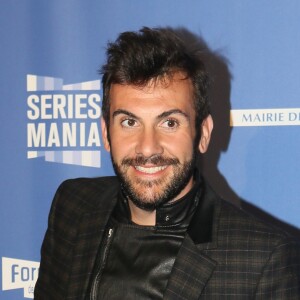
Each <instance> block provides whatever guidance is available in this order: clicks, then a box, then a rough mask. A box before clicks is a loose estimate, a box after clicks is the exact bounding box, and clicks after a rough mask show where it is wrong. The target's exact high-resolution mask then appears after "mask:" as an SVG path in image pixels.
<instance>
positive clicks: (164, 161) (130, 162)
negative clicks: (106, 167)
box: [121, 155, 180, 166]
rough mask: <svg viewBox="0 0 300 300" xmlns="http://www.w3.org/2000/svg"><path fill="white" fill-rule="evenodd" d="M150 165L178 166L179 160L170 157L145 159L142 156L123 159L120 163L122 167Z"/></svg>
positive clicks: (157, 156) (156, 156) (159, 156)
mask: <svg viewBox="0 0 300 300" xmlns="http://www.w3.org/2000/svg"><path fill="white" fill-rule="evenodd" d="M147 163H148V164H152V165H164V166H166V165H178V164H179V163H180V162H179V159H178V158H170V157H163V156H161V155H155V156H150V157H145V156H143V155H141V156H137V157H134V158H124V159H123V160H122V162H121V164H122V166H140V165H145V164H147Z"/></svg>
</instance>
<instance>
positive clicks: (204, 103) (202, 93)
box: [100, 27, 209, 129]
mask: <svg viewBox="0 0 300 300" xmlns="http://www.w3.org/2000/svg"><path fill="white" fill-rule="evenodd" d="M188 46H189V45H185V43H184V42H183V41H182V40H181V39H180V38H179V37H178V36H177V35H176V33H175V32H174V30H172V29H169V28H154V29H151V28H148V27H143V28H142V29H141V30H139V31H138V32H131V31H128V32H123V33H121V34H120V35H119V37H118V38H117V40H116V41H115V42H114V43H109V44H108V48H107V63H106V64H105V65H104V66H103V67H102V69H101V70H100V74H102V75H103V77H102V84H103V103H102V116H103V118H104V121H105V122H106V124H107V126H108V125H109V109H110V99H109V92H110V87H111V85H112V84H114V83H117V84H132V85H138V86H146V85H147V83H148V82H149V81H150V80H158V81H160V80H164V79H165V77H166V76H167V77H168V79H171V80H172V76H173V74H174V73H176V72H182V73H183V74H185V76H186V78H189V79H190V80H191V81H192V84H193V87H194V105H195V110H196V124H195V125H196V129H198V128H199V126H200V124H201V123H202V121H203V120H204V118H206V117H207V116H208V114H209V103H208V95H207V94H208V83H209V77H208V74H207V72H206V70H205V67H204V64H203V62H202V60H201V59H200V58H199V49H196V50H191V49H189V47H188Z"/></svg>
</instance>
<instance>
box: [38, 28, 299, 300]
mask: <svg viewBox="0 0 300 300" xmlns="http://www.w3.org/2000/svg"><path fill="white" fill-rule="evenodd" d="M107 54H108V58H107V63H106V65H105V66H104V67H103V70H102V71H103V89H104V95H103V106H102V111H103V119H102V120H101V125H102V137H103V141H104V146H105V148H106V149H107V150H108V151H110V153H111V159H112V162H113V166H114V170H115V173H116V175H117V176H116V177H104V178H95V179H88V178H81V179H75V180H68V181H66V182H64V183H63V184H62V185H61V186H60V187H59V189H58V191H57V193H56V196H55V198H54V201H53V204H52V208H51V212H50V216H49V225H48V229H47V232H46V236H45V239H44V242H43V246H42V253H41V256H42V257H41V266H40V275H39V279H38V281H37V284H36V288H35V299H56V300H58V299H188V300H192V299H299V297H300V283H299V281H300V274H299V272H300V251H299V249H300V248H299V245H298V244H297V243H296V242H295V241H293V239H291V238H290V237H288V236H287V235H286V234H285V233H283V232H281V231H277V230H275V229H272V228H271V227H269V226H267V225H265V224H264V223H262V222H260V221H258V220H256V219H255V218H253V217H252V216H249V215H247V214H246V213H245V212H243V211H242V210H240V209H238V208H236V207H234V206H232V205H231V204H229V203H227V202H225V201H223V200H222V199H220V198H219V197H218V196H217V195H216V194H215V193H214V192H213V190H212V189H211V188H210V187H209V186H208V184H207V183H206V182H205V180H204V179H203V178H202V177H201V175H200V173H199V170H198V168H197V167H196V165H197V164H196V160H197V157H198V156H199V155H201V154H202V153H204V152H206V150H207V148H208V145H209V141H210V136H211V132H212V129H213V121H212V118H211V116H210V114H209V105H208V101H207V86H208V76H207V73H206V71H205V69H204V66H203V63H202V62H201V60H200V59H199V57H198V56H197V55H196V53H193V52H191V51H190V50H188V49H187V47H186V46H185V45H184V43H183V42H182V41H181V40H180V39H179V38H178V37H177V36H176V35H175V34H174V33H172V32H171V31H170V30H167V29H149V28H143V29H142V30H140V31H139V32H125V33H122V34H121V35H120V36H119V38H118V39H117V41H116V42H115V43H112V44H109V48H108V52H107Z"/></svg>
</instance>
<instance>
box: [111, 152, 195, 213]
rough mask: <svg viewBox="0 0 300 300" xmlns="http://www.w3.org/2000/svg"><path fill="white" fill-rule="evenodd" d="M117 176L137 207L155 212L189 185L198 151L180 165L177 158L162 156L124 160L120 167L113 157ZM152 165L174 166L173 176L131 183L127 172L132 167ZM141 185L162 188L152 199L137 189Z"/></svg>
mask: <svg viewBox="0 0 300 300" xmlns="http://www.w3.org/2000/svg"><path fill="white" fill-rule="evenodd" d="M111 159H112V163H113V167H114V170H115V173H116V175H117V176H118V177H119V180H120V183H121V186H122V190H123V193H124V194H125V196H127V197H128V198H129V199H130V200H131V201H132V202H133V204H134V205H135V206H137V207H139V208H141V209H143V210H146V211H153V210H155V209H157V208H158V207H160V206H162V205H163V204H165V203H167V202H169V201H171V200H172V199H174V198H175V197H176V196H177V195H178V194H179V193H180V192H181V191H182V190H183V189H184V188H185V186H186V185H187V184H188V182H189V181H190V179H191V178H192V176H193V173H194V170H195V166H196V151H195V150H194V151H193V156H192V158H191V160H189V161H187V162H185V163H183V164H180V162H179V160H178V159H177V158H164V157H162V156H161V155H155V156H152V157H149V158H145V157H144V156H138V157H136V158H126V159H123V160H122V162H121V165H118V164H117V163H116V162H115V161H114V159H113V157H111ZM146 163H150V164H152V165H171V166H173V168H174V170H173V175H172V176H171V178H170V177H167V178H162V179H159V180H151V181H145V180H142V179H140V178H135V182H133V181H131V180H130V178H129V177H128V175H127V174H126V170H128V168H129V167H131V166H137V165H144V164H146ZM136 185H139V186H141V187H144V188H148V189H152V188H153V189H155V186H157V187H158V186H161V187H162V189H161V190H159V191H153V193H152V195H151V198H150V197H149V196H148V197H147V195H146V193H144V194H142V193H139V192H138V189H136Z"/></svg>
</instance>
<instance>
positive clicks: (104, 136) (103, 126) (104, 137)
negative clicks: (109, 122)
mask: <svg viewBox="0 0 300 300" xmlns="http://www.w3.org/2000/svg"><path fill="white" fill-rule="evenodd" d="M107 130H108V128H107V126H106V123H105V121H104V119H103V118H101V132H102V140H103V144H104V148H105V149H106V150H107V151H108V152H109V151H110V144H109V139H108V132H107Z"/></svg>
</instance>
